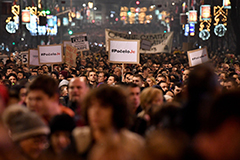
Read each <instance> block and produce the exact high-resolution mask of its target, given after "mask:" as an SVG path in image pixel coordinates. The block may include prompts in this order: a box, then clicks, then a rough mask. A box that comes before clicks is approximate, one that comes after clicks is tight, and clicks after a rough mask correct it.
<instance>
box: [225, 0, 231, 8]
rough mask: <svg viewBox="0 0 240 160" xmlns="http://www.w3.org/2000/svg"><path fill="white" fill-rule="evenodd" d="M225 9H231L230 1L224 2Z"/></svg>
mask: <svg viewBox="0 0 240 160" xmlns="http://www.w3.org/2000/svg"><path fill="white" fill-rule="evenodd" d="M223 8H224V9H231V2H230V0H223Z"/></svg>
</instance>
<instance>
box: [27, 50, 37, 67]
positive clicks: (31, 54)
mask: <svg viewBox="0 0 240 160" xmlns="http://www.w3.org/2000/svg"><path fill="white" fill-rule="evenodd" d="M28 65H29V66H39V60H38V50H37V49H29V50H28Z"/></svg>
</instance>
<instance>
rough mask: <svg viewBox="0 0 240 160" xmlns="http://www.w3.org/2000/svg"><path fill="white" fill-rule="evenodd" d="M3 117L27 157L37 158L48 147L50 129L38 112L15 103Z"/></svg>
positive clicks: (13, 137)
mask: <svg viewBox="0 0 240 160" xmlns="http://www.w3.org/2000/svg"><path fill="white" fill-rule="evenodd" d="M2 118H3V122H4V123H5V125H6V126H7V127H8V129H9V130H10V132H11V138H12V140H13V142H14V143H16V144H17V145H18V146H19V148H20V150H21V152H22V153H24V155H25V156H26V157H28V158H29V159H37V158H38V157H39V156H40V154H41V153H42V151H44V150H45V149H46V148H47V144H48V143H47V142H48V141H47V135H48V134H49V132H50V130H49V128H48V126H47V125H46V124H45V123H44V122H43V120H42V119H41V117H39V115H38V114H36V113H34V112H31V111H29V110H28V109H27V108H25V107H23V106H20V105H15V106H10V107H8V108H7V109H6V110H5V111H4V113H3V117H2ZM28 158H27V159H28Z"/></svg>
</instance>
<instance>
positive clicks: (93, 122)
mask: <svg viewBox="0 0 240 160" xmlns="http://www.w3.org/2000/svg"><path fill="white" fill-rule="evenodd" d="M209 56H210V58H211V60H210V61H209V62H208V63H205V64H202V65H198V66H195V67H189V64H188V58H187V55H186V54H185V53H184V52H181V51H180V50H178V49H177V48H175V49H174V50H173V52H172V53H171V54H167V53H161V54H155V55H152V54H151V55H150V54H141V56H140V64H134V65H133V64H125V65H122V64H114V63H109V62H108V55H107V52H105V51H103V50H100V51H98V52H97V53H94V54H91V53H90V52H89V53H86V54H84V55H81V56H78V57H77V61H76V64H72V65H67V64H61V65H59V64H55V65H52V66H48V65H42V66H28V65H22V64H21V63H19V62H18V61H17V59H16V58H14V55H11V56H10V57H9V59H8V60H7V61H6V64H4V63H3V62H2V61H0V70H1V71H0V79H1V85H0V115H1V121H0V132H1V136H0V159H3V160H8V159H19V160H21V159H23V160H35V159H40V160H42V159H43V160H45V159H51V160H55V159H83V160H84V159H87V160H110V159H111V160H113V159H114V160H185V159H199V160H213V159H218V160H230V159H231V160H238V159H240V152H239V150H240V109H239V108H240V107H239V106H240V101H239V98H240V90H239V88H238V87H239V84H240V81H239V74H240V62H239V57H238V56H236V55H234V54H230V53H210V54H209Z"/></svg>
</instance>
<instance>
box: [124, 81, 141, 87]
mask: <svg viewBox="0 0 240 160" xmlns="http://www.w3.org/2000/svg"><path fill="white" fill-rule="evenodd" d="M127 87H130V88H136V87H139V86H138V85H137V84H136V83H132V82H130V83H128V84H127ZM139 88H140V87H139Z"/></svg>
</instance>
